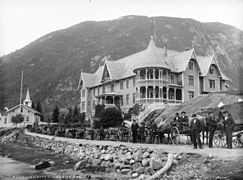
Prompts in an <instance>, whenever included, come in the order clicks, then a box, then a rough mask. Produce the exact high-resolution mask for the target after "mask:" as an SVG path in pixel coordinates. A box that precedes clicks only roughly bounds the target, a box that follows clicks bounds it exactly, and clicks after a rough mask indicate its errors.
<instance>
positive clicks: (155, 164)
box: [149, 157, 165, 170]
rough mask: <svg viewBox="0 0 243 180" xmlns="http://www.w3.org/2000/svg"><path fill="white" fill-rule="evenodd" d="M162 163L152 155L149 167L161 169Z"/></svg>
mask: <svg viewBox="0 0 243 180" xmlns="http://www.w3.org/2000/svg"><path fill="white" fill-rule="evenodd" d="M164 164H165V163H163V162H162V161H161V160H160V159H156V158H155V157H152V158H151V159H150V161H149V165H150V167H151V168H152V169H154V170H158V169H161V168H162V167H163V166H164Z"/></svg>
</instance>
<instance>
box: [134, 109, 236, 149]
mask: <svg viewBox="0 0 243 180" xmlns="http://www.w3.org/2000/svg"><path fill="white" fill-rule="evenodd" d="M170 125H171V126H172V127H173V126H176V127H178V129H179V131H180V132H183V131H185V130H188V131H189V132H190V135H191V141H192V143H193V146H194V149H196V148H198V147H199V148H200V149H203V146H202V142H201V138H200V133H201V132H202V131H203V130H204V128H205V130H206V131H208V132H209V142H208V146H209V148H213V137H214V133H215V130H216V129H217V127H219V126H221V127H222V129H223V131H224V132H225V134H226V144H227V148H229V149H232V133H233V129H234V126H235V122H234V120H233V118H232V117H231V115H230V113H229V112H228V111H225V110H224V107H221V109H220V112H219V114H218V117H216V116H215V115H214V113H213V112H212V111H210V112H208V116H207V117H206V124H205V123H203V122H202V121H201V120H200V119H199V118H197V115H196V114H192V120H191V121H190V122H189V118H188V116H187V115H186V112H185V111H183V112H181V115H180V114H179V113H176V114H175V117H174V120H173V121H172V122H171V124H170ZM145 128H146V127H145V124H144V123H141V124H140V125H138V123H137V122H136V120H133V123H132V125H131V132H132V138H133V143H137V142H138V139H139V140H140V143H144V142H145V138H146V137H145ZM147 128H148V129H149V131H150V133H151V135H150V143H152V142H154V138H155V135H156V131H157V128H158V127H157V124H156V123H155V122H154V121H152V122H150V123H149V124H148V127H147Z"/></svg>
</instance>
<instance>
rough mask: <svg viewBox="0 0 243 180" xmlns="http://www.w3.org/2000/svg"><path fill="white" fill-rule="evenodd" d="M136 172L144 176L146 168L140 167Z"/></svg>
mask: <svg viewBox="0 0 243 180" xmlns="http://www.w3.org/2000/svg"><path fill="white" fill-rule="evenodd" d="M135 171H136V172H137V173H139V174H143V173H144V171H145V167H139V168H137V169H136V170H135Z"/></svg>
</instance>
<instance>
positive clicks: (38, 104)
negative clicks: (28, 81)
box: [35, 101, 43, 121]
mask: <svg viewBox="0 0 243 180" xmlns="http://www.w3.org/2000/svg"><path fill="white" fill-rule="evenodd" d="M35 110H36V111H38V112H40V113H41V119H40V120H41V121H43V115H42V107H41V103H40V101H38V102H37V105H36V108H35Z"/></svg>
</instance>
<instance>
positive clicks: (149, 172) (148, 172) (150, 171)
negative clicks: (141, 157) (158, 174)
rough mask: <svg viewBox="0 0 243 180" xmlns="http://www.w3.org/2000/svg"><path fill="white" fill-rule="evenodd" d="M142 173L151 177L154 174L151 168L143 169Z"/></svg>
mask: <svg viewBox="0 0 243 180" xmlns="http://www.w3.org/2000/svg"><path fill="white" fill-rule="evenodd" d="M144 173H145V174H146V175H153V174H154V173H155V171H154V170H153V169H152V168H151V167H147V168H145V171H144Z"/></svg>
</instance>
